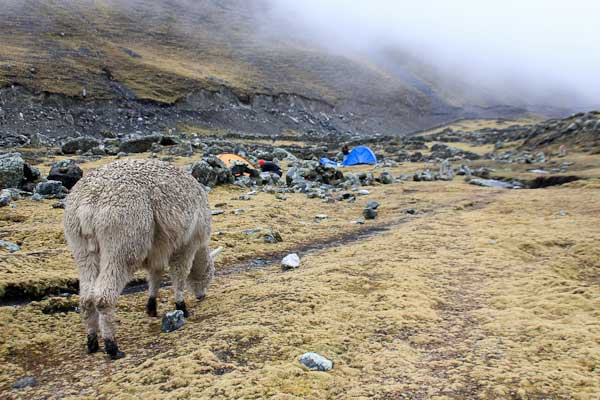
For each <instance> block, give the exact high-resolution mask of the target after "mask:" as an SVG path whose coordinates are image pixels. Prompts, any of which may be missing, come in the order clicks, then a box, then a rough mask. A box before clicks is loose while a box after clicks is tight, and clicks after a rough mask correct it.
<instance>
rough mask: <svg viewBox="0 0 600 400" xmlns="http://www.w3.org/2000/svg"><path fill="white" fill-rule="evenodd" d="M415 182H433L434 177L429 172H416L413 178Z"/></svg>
mask: <svg viewBox="0 0 600 400" xmlns="http://www.w3.org/2000/svg"><path fill="white" fill-rule="evenodd" d="M413 180H414V181H415V182H431V181H434V180H435V176H434V175H433V173H432V172H431V171H430V170H425V171H422V172H418V173H416V174H415V175H414V176H413Z"/></svg>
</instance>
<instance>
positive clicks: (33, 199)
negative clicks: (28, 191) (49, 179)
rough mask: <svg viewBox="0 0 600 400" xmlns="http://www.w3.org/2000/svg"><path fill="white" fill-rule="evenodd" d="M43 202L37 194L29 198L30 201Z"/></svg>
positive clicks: (42, 197)
mask: <svg viewBox="0 0 600 400" xmlns="http://www.w3.org/2000/svg"><path fill="white" fill-rule="evenodd" d="M42 200H44V196H42V195H41V194H39V193H34V194H33V196H31V201H42Z"/></svg>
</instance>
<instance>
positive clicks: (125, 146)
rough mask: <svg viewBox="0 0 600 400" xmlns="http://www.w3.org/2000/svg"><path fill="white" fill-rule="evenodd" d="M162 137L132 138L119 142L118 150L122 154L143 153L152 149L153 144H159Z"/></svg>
mask: <svg viewBox="0 0 600 400" xmlns="http://www.w3.org/2000/svg"><path fill="white" fill-rule="evenodd" d="M162 139H163V136H162V135H149V136H133V137H130V138H129V139H126V140H124V141H123V142H121V145H120V146H119V150H120V151H122V152H123V153H144V152H147V151H149V150H150V149H151V148H152V145H153V144H160V142H161V141H162Z"/></svg>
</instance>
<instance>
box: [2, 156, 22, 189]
mask: <svg viewBox="0 0 600 400" xmlns="http://www.w3.org/2000/svg"><path fill="white" fill-rule="evenodd" d="M24 168H25V161H23V158H22V157H21V154H19V153H7V154H1V155H0V189H3V188H16V187H19V186H20V185H21V181H23V179H24V178H25V173H24Z"/></svg>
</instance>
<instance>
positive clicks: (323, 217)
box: [315, 214, 329, 220]
mask: <svg viewBox="0 0 600 400" xmlns="http://www.w3.org/2000/svg"><path fill="white" fill-rule="evenodd" d="M327 218H329V216H328V215H327V214H317V215H315V219H318V220H323V219H327Z"/></svg>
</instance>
